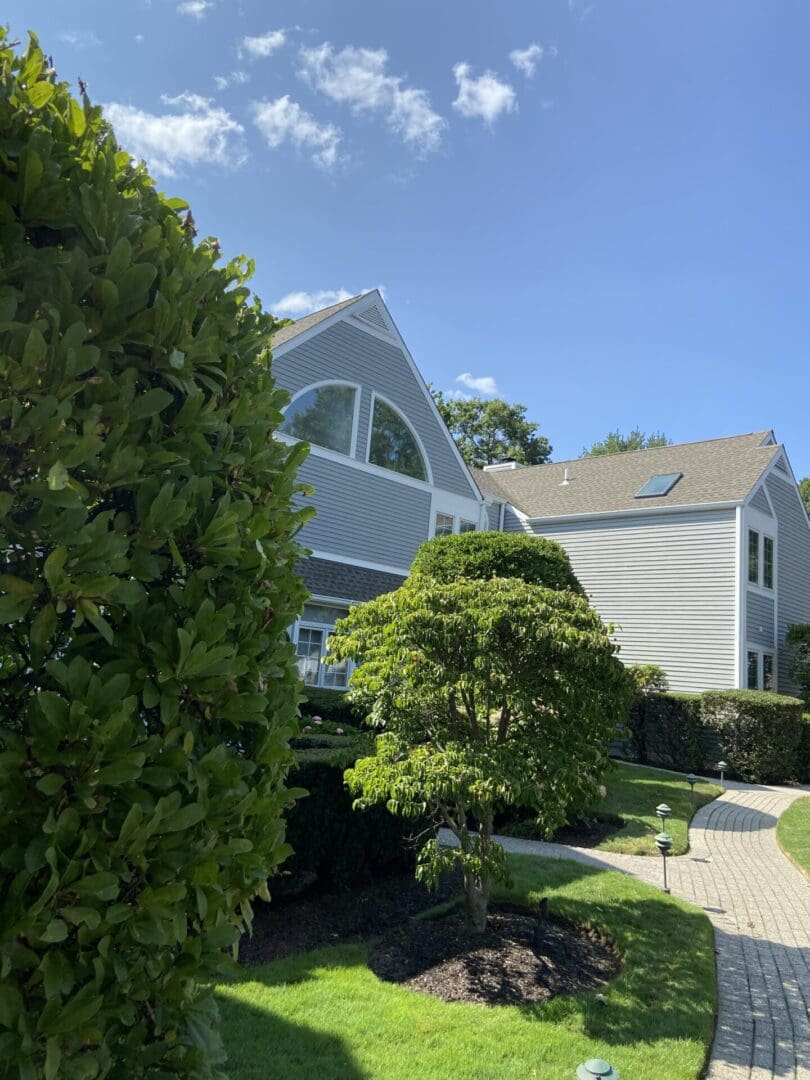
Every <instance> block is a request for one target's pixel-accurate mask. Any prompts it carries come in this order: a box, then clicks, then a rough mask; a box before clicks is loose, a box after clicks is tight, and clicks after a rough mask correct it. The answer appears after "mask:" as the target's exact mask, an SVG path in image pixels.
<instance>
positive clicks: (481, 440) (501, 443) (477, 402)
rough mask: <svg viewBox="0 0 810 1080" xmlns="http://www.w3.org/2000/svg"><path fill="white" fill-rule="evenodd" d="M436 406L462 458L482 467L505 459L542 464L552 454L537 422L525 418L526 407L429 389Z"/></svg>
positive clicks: (479, 467)
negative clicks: (448, 394) (459, 396)
mask: <svg viewBox="0 0 810 1080" xmlns="http://www.w3.org/2000/svg"><path fill="white" fill-rule="evenodd" d="M431 393H432V394H433V399H434V401H435V402H436V407H437V408H438V410H439V412H440V413H441V415H442V418H443V420H444V422H445V423H446V424H447V426H448V428H449V429H450V434H451V435H452V436H453V438H454V439H455V441H456V445H457V446H458V448H459V452H460V453H461V456H462V457H463V458H464V460H465V461H466V462H467V464H468V465H470V466H471V467H473V468H476V469H482V468H483V467H484V465H492V464H494V463H495V462H497V461H503V460H504V459H505V458H514V460H515V461H519V462H520V463H521V464H522V465H541V464H542V463H543V462H544V461H548V460H549V458H550V457H551V446H550V445H549V441H548V439H547V438H546V437H545V435H539V434H538V433H537V428H538V425H537V424H533V423H531V421H529V420H527V419H526V406H525V405H517V404H511V403H510V402H508V401H503V400H502V399H501V398H492V399H489V400H487V399H485V398H472V399H464V398H449V397H445V396H444V394H442V392H441V390H431Z"/></svg>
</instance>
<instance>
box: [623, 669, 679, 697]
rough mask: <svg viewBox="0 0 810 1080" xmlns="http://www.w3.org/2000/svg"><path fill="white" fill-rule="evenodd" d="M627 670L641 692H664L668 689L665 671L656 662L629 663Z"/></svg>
mask: <svg viewBox="0 0 810 1080" xmlns="http://www.w3.org/2000/svg"><path fill="white" fill-rule="evenodd" d="M627 670H628V672H629V673H630V677H631V678H632V680H633V682H634V683H635V684H636V689H637V690H638V691H639V692H640V693H642V694H664V693H666V691H667V690H668V689H669V680H668V679H667V673H666V672H665V671H664V669H663V668H662V667H660V666H659V665H658V664H630V665H629V666H628V668H627Z"/></svg>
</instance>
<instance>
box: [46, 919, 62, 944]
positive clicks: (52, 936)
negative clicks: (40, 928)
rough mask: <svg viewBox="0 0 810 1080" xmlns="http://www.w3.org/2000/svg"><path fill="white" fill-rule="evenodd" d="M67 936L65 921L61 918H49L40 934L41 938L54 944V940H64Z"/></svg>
mask: <svg viewBox="0 0 810 1080" xmlns="http://www.w3.org/2000/svg"><path fill="white" fill-rule="evenodd" d="M67 936H68V928H67V923H66V922H64V921H63V920H62V919H51V921H50V922H49V923H48V925H47V926H46V927H45V932H44V933H43V934H42V940H43V941H48V942H50V943H51V944H55V943H56V942H59V941H64V940H65V938H66V937H67Z"/></svg>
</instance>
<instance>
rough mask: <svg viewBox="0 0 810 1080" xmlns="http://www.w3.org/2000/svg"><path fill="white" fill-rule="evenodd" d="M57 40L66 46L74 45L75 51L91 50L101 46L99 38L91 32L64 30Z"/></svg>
mask: <svg viewBox="0 0 810 1080" xmlns="http://www.w3.org/2000/svg"><path fill="white" fill-rule="evenodd" d="M59 40H60V41H64V42H65V43H66V44H67V45H75V47H76V48H77V49H87V48H93V47H95V46H96V45H101V44H102V41H101V38H100V37H99V36H98V34H96V33H94V32H93V31H92V30H65V32H64V33H62V34H60V35H59Z"/></svg>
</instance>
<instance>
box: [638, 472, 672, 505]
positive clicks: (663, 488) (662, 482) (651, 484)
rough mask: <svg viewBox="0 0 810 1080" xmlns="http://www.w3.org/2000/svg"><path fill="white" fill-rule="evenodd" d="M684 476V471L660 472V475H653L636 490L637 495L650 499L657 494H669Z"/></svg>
mask: <svg viewBox="0 0 810 1080" xmlns="http://www.w3.org/2000/svg"><path fill="white" fill-rule="evenodd" d="M682 476H683V473H680V472H670V473H659V475H658V476H651V477H650V479H649V480H648V481H647V483H646V484H645V485H644V487H642V488H640V489H639V490H638V491H637V492H636V495H635V497H636V498H637V499H650V498H653V497H654V496H656V495H657V496H661V495H669V493H670V491H672V489H673V488H674V487H675V485H676V484H677V483H678V481H679V480H680V478H681V477H682Z"/></svg>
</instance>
